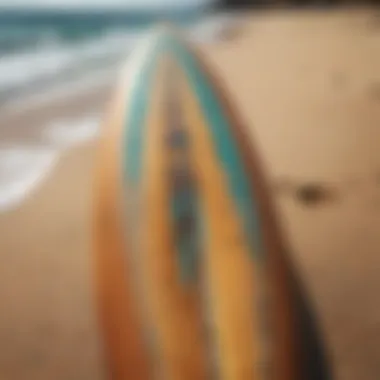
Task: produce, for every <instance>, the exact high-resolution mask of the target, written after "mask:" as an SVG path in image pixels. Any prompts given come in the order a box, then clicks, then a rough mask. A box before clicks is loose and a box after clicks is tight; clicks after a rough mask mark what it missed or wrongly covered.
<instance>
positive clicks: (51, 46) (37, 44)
mask: <svg viewBox="0 0 380 380" xmlns="http://www.w3.org/2000/svg"><path fill="white" fill-rule="evenodd" d="M161 20H169V21H172V22H174V23H176V24H177V25H178V26H179V27H181V28H183V29H185V30H186V31H187V32H188V33H189V34H191V35H192V37H194V38H200V39H207V38H214V37H215V35H216V34H217V33H218V30H219V29H220V28H221V27H223V25H224V24H225V22H226V16H225V15H221V14H215V13H212V12H211V11H210V10H205V9H198V8H197V9H195V10H193V9H187V10H181V11H176V12H171V13H170V12H166V13H165V12H159V11H156V12H152V11H149V12H148V11H145V12H144V11H141V12H136V11H131V12H126V11H123V12H115V11H103V12H100V11H96V12H94V11H92V12H90V11H88V10H80V11H78V10H76V11H52V10H51V11H46V10H40V11H38V10H17V11H15V10H3V11H1V9H0V113H1V109H2V108H3V107H5V106H7V105H9V104H10V103H12V102H13V101H14V100H19V99H20V97H24V96H26V95H30V94H36V91H39V92H40V91H46V90H47V89H48V88H52V87H54V86H56V85H57V84H59V83H62V82H65V81H69V80H71V79H75V80H77V79H79V80H80V78H81V77H84V76H88V75H89V74H90V73H91V72H95V71H99V70H102V71H104V69H112V68H114V67H115V65H117V64H118V63H119V62H120V60H121V59H124V58H125V57H126V56H127V54H128V52H129V51H130V50H131V49H132V48H133V46H134V44H135V43H136V41H137V40H138V38H139V37H140V35H141V34H142V33H143V32H144V31H145V30H146V29H147V28H149V27H150V26H152V25H153V24H155V23H157V22H159V21H161Z"/></svg>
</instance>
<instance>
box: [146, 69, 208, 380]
mask: <svg viewBox="0 0 380 380" xmlns="http://www.w3.org/2000/svg"><path fill="white" fill-rule="evenodd" d="M163 66H164V65H163V64H161V65H160V68H159V70H163V69H164V67H163ZM161 73H162V72H161V71H160V72H158V73H157V77H158V78H163V75H160V74H161ZM159 82H160V83H159V84H158V86H156V88H155V89H154V96H153V99H152V106H151V109H150V112H149V118H148V120H147V122H148V125H147V133H146V140H147V142H146V144H147V145H146V146H145V149H143V151H144V158H143V178H142V181H143V182H142V185H143V187H142V190H143V194H142V196H143V202H142V205H143V208H144V209H143V210H142V212H143V220H142V226H143V229H144V236H142V239H143V249H142V252H141V254H142V255H143V256H142V273H141V274H142V276H143V281H144V283H145V285H146V288H145V291H146V301H147V306H148V309H149V313H150V315H151V323H152V325H153V329H154V333H155V336H156V338H157V344H158V347H157V348H158V352H159V359H160V368H159V369H158V371H159V376H160V377H162V378H164V379H167V380H195V379H200V380H201V379H207V374H206V360H207V357H206V355H205V350H204V346H203V344H202V320H201V313H200V302H199V297H198V295H197V292H196V290H197V289H196V287H192V288H191V287H184V286H183V285H181V283H180V281H179V273H178V263H177V261H176V257H175V256H176V251H175V245H174V239H173V230H172V229H171V223H170V204H169V199H168V197H169V193H168V190H169V189H168V183H167V181H168V176H166V175H165V173H166V170H165V169H166V168H167V167H168V159H169V156H168V155H167V154H165V151H164V149H165V147H164V145H163V144H164V139H163V137H164V133H165V114H164V112H165V104H164V102H162V99H165V98H164V94H163V92H162V91H163V81H162V80H160V81H159Z"/></svg>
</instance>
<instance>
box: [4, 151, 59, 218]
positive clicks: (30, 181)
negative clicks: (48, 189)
mask: <svg viewBox="0 0 380 380" xmlns="http://www.w3.org/2000/svg"><path fill="white" fill-rule="evenodd" d="M57 159H58V152H57V150H56V149H52V148H30V147H17V148H16V147H6V148H0V211H6V210H9V209H10V208H12V207H14V206H16V205H17V204H18V203H19V202H21V201H22V200H23V199H24V198H25V197H26V196H27V195H29V194H31V192H32V191H33V190H34V189H35V188H36V187H37V185H38V184H39V183H40V182H41V181H42V180H43V179H44V178H45V177H46V175H47V174H48V173H49V171H50V170H51V169H52V168H53V167H54V165H55V163H56V162H57Z"/></svg>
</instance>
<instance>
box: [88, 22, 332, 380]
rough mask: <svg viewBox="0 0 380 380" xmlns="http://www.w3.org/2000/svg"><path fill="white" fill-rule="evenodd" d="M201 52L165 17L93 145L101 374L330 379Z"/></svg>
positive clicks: (242, 138)
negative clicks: (106, 370) (106, 368)
mask: <svg viewBox="0 0 380 380" xmlns="http://www.w3.org/2000/svg"><path fill="white" fill-rule="evenodd" d="M213 73H214V72H213V71H212V70H211V69H210V68H209V66H208V65H207V64H206V63H205V61H204V59H203V58H202V57H201V55H200V54H199V53H197V52H196V51H195V50H194V49H193V48H192V47H189V45H188V44H187V43H185V42H184V40H183V39H182V38H181V37H179V34H178V33H177V32H176V31H173V30H172V29H171V28H168V27H163V28H160V29H159V30H157V31H155V32H154V33H153V35H152V36H150V37H149V38H148V39H147V40H146V41H145V43H143V44H142V46H141V48H140V49H139V50H138V52H136V53H135V55H134V56H133V57H132V59H131V61H130V63H129V66H128V68H127V70H126V72H125V73H124V74H123V76H122V78H121V79H120V83H118V90H117V92H116V95H115V99H114V100H113V102H112V109H111V111H110V113H109V115H110V117H109V120H108V122H107V123H106V126H105V129H104V135H103V139H102V142H101V145H100V147H99V173H98V176H97V183H96V195H95V218H94V220H95V230H94V237H95V244H94V248H95V252H96V253H95V263H96V273H97V277H96V279H97V294H98V305H99V316H100V322H101V323H100V326H101V329H102V333H103V337H104V340H103V341H104V348H105V353H106V357H107V360H108V364H109V369H110V372H112V377H110V378H112V379H117V380H118V379H120V380H121V379H141V380H143V379H153V378H156V377H158V378H165V379H173V380H187V379H189V380H190V379H191V380H194V379H197V380H198V379H211V378H212V379H223V380H224V379H226V380H245V379H247V380H248V379H250V380H252V379H258V380H266V379H274V380H304V379H308V380H327V379H330V374H329V369H328V366H327V364H326V358H325V352H324V348H323V347H322V343H321V341H320V333H319V331H318V327H317V325H316V322H315V317H314V313H313V312H312V311H311V307H310V305H309V304H308V302H307V301H308V300H307V297H306V296H305V289H304V287H303V286H302V285H301V283H300V281H299V279H298V276H297V273H296V270H295V268H294V266H293V265H292V263H291V259H290V256H289V255H288V254H287V245H286V244H285V240H284V238H283V236H282V235H281V232H280V229H279V225H278V222H277V220H276V215H275V210H274V206H273V202H272V200H271V197H270V192H269V190H268V187H267V183H266V180H265V175H264V169H263V168H264V166H263V165H262V163H261V160H260V158H259V154H258V151H257V149H256V148H255V147H254V144H253V142H252V141H250V139H249V138H248V137H247V136H248V134H247V129H246V127H245V126H243V125H242V123H241V122H240V120H239V117H238V114H237V112H236V110H235V107H233V105H232V104H231V101H230V100H229V99H228V96H227V91H226V89H224V88H223V86H222V84H221V81H220V80H219V79H218V78H216V76H215V74H213Z"/></svg>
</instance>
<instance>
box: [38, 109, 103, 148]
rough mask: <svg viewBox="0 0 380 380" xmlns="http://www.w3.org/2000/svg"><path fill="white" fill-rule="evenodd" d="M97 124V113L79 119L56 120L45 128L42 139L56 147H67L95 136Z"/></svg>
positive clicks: (98, 123)
mask: <svg viewBox="0 0 380 380" xmlns="http://www.w3.org/2000/svg"><path fill="white" fill-rule="evenodd" d="M99 126H100V116H98V115H94V116H87V117H85V118H83V119H80V120H75V119H74V120H70V119H63V120H58V121H55V122H53V123H52V124H51V125H49V126H48V127H47V128H46V130H45V132H44V140H45V141H46V142H48V143H49V144H50V145H52V146H54V147H56V148H58V149H63V148H68V147H70V146H73V145H77V144H80V143H83V142H85V141H88V140H92V139H94V138H96V137H97V136H98V133H99Z"/></svg>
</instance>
